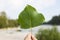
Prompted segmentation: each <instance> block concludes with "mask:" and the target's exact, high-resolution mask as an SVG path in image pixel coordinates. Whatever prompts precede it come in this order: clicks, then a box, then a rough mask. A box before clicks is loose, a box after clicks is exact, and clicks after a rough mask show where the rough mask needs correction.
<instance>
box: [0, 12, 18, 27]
mask: <svg viewBox="0 0 60 40" xmlns="http://www.w3.org/2000/svg"><path fill="white" fill-rule="evenodd" d="M17 26H18V22H17V19H16V20H15V19H8V18H7V15H6V12H4V11H2V12H0V28H8V27H17Z"/></svg>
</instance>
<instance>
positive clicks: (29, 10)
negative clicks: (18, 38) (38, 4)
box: [18, 5, 44, 29]
mask: <svg viewBox="0 0 60 40" xmlns="http://www.w3.org/2000/svg"><path fill="white" fill-rule="evenodd" d="M18 22H19V24H20V25H21V28H23V29H27V28H30V27H36V26H38V25H41V24H42V23H43V22H44V16H43V15H42V14H41V13H38V12H37V11H36V9H35V8H34V7H32V6H30V5H27V6H26V7H25V9H24V10H23V11H22V12H21V13H20V15H19V18H18Z"/></svg>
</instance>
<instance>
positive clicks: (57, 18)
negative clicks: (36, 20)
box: [45, 15, 60, 25]
mask: <svg viewBox="0 0 60 40" xmlns="http://www.w3.org/2000/svg"><path fill="white" fill-rule="evenodd" d="M45 24H51V25H60V15H59V16H54V17H53V18H52V19H51V20H50V21H48V22H47V23H45Z"/></svg>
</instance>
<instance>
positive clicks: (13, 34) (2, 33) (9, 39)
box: [0, 25, 60, 40]
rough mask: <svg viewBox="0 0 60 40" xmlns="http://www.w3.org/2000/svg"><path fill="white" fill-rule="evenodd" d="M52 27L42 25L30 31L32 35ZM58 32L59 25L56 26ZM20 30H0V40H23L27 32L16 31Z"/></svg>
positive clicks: (59, 29)
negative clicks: (39, 30)
mask: <svg viewBox="0 0 60 40" xmlns="http://www.w3.org/2000/svg"><path fill="white" fill-rule="evenodd" d="M52 27H53V26H51V25H50V26H49V25H42V26H39V27H37V28H34V30H33V31H32V32H33V33H34V32H36V30H38V29H40V28H41V29H46V28H47V29H51V28H52ZM57 28H58V31H59V32H60V25H59V26H57ZM19 29H20V28H8V29H0V40H24V37H25V36H26V35H27V34H28V32H27V31H25V30H24V31H23V32H20V31H16V30H19Z"/></svg>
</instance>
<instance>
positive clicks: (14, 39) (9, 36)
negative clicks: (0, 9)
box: [0, 28, 27, 40]
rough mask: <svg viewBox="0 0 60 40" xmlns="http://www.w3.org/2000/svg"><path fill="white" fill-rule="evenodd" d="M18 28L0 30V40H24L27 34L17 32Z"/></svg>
mask: <svg viewBox="0 0 60 40" xmlns="http://www.w3.org/2000/svg"><path fill="white" fill-rule="evenodd" d="M16 30H18V28H9V29H0V40H24V37H25V36H26V35H27V33H22V32H17V31H16Z"/></svg>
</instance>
